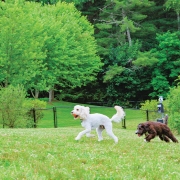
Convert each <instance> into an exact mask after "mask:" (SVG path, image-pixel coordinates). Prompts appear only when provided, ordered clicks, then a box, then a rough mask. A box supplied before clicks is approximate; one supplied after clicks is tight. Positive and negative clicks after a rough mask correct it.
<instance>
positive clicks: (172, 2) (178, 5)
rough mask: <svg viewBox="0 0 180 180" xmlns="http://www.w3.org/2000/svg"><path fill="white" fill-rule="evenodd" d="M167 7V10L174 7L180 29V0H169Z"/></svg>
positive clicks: (179, 28)
mask: <svg viewBox="0 0 180 180" xmlns="http://www.w3.org/2000/svg"><path fill="white" fill-rule="evenodd" d="M165 7H166V8H167V10H169V9H173V10H174V11H175V12H176V15H177V26H178V30H179V31H180V16H179V14H180V1H179V0H167V1H166V3H165Z"/></svg>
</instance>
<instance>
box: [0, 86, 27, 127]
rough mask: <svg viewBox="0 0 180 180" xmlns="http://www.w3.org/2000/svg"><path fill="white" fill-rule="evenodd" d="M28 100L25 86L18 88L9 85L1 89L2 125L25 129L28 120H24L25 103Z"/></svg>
mask: <svg viewBox="0 0 180 180" xmlns="http://www.w3.org/2000/svg"><path fill="white" fill-rule="evenodd" d="M25 100H26V91H25V90H24V88H23V86H21V85H18V86H16V87H14V86H12V85H9V86H8V87H5V88H1V89H0V113H1V117H2V118H1V123H2V124H3V126H4V127H5V126H7V127H9V128H14V127H24V126H25V123H26V120H25V118H24V115H25V113H26V112H25V110H23V108H22V107H23V103H24V101H25Z"/></svg>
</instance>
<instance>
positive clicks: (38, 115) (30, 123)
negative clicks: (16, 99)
mask: <svg viewBox="0 0 180 180" xmlns="http://www.w3.org/2000/svg"><path fill="white" fill-rule="evenodd" d="M46 105H47V103H46V102H45V101H40V100H38V99H33V100H31V99H29V100H27V101H26V102H25V103H24V108H26V109H28V110H27V112H26V120H27V123H26V127H28V128H30V127H37V125H38V122H39V120H40V119H42V118H43V116H44V114H43V109H44V108H46ZM34 113H35V114H34ZM34 118H35V122H34Z"/></svg>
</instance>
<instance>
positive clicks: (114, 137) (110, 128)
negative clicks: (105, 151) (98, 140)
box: [105, 126, 118, 143]
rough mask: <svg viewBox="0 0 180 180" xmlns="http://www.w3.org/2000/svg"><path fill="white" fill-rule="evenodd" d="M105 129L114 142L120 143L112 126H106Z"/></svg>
mask: <svg viewBox="0 0 180 180" xmlns="http://www.w3.org/2000/svg"><path fill="white" fill-rule="evenodd" d="M105 129H106V132H107V134H108V135H109V136H110V137H112V138H113V139H114V142H115V143H118V138H117V137H116V136H115V135H114V133H113V132H112V126H106V127H105Z"/></svg>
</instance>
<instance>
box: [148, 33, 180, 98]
mask: <svg viewBox="0 0 180 180" xmlns="http://www.w3.org/2000/svg"><path fill="white" fill-rule="evenodd" d="M157 41H158V42H159V45H158V47H157V48H156V49H154V50H152V52H155V53H156V55H157V56H156V57H157V58H158V62H157V64H156V66H154V69H153V72H152V81H151V83H152V86H153V89H154V91H153V92H152V93H151V94H150V95H151V96H152V97H157V96H159V95H162V96H163V97H166V96H167V93H168V91H169V87H173V86H174V85H176V84H177V83H176V81H175V80H176V79H177V78H178V76H179V72H180V51H179V50H180V33H179V32H175V33H170V32H167V33H164V34H162V35H160V34H159V35H157Z"/></svg>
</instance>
